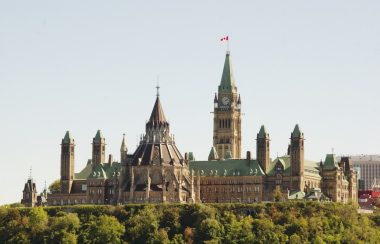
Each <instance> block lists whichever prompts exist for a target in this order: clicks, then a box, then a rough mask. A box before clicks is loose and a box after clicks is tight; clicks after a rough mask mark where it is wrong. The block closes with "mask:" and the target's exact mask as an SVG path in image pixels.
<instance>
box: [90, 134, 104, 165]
mask: <svg viewBox="0 0 380 244" xmlns="http://www.w3.org/2000/svg"><path fill="white" fill-rule="evenodd" d="M105 161H106V139H105V138H104V137H103V134H102V132H101V131H100V130H98V131H97V132H96V135H95V137H94V138H93V140H92V170H94V169H95V168H96V166H98V165H99V164H102V163H104V162H105Z"/></svg>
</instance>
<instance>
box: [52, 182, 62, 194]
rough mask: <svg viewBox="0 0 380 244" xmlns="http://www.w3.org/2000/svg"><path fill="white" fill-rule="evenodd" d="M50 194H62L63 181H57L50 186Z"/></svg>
mask: <svg viewBox="0 0 380 244" xmlns="http://www.w3.org/2000/svg"><path fill="white" fill-rule="evenodd" d="M49 192H50V193H60V192H61V181H60V180H55V181H54V182H53V183H51V184H50V185H49Z"/></svg>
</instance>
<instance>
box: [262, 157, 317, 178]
mask: <svg viewBox="0 0 380 244" xmlns="http://www.w3.org/2000/svg"><path fill="white" fill-rule="evenodd" d="M278 162H280V163H281V164H282V165H283V167H284V175H291V161H290V156H289V155H284V156H282V157H277V158H275V159H274V160H273V161H272V162H271V163H270V164H269V167H268V170H267V174H268V175H275V174H276V169H275V166H276V164H277V163H278ZM304 169H305V170H306V171H308V172H310V173H311V172H313V173H316V174H319V163H318V162H315V161H312V160H306V159H305V160H304Z"/></svg>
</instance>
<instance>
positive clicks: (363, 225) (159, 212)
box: [0, 202, 380, 244]
mask: <svg viewBox="0 0 380 244" xmlns="http://www.w3.org/2000/svg"><path fill="white" fill-rule="evenodd" d="M0 243H244V244H245V243H292V244H293V243H380V213H374V214H369V215H368V214H367V215H363V214H358V213H357V211H356V207H355V206H353V205H342V204H337V203H318V202H280V203H257V204H159V205H125V206H116V207H115V206H93V205H91V206H90V205H86V206H65V207H45V208H42V207H35V208H24V207H15V206H3V207H0Z"/></svg>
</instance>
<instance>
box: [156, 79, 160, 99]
mask: <svg viewBox="0 0 380 244" xmlns="http://www.w3.org/2000/svg"><path fill="white" fill-rule="evenodd" d="M159 81H160V77H159V76H158V75H157V86H156V89H157V97H159V96H160V84H159Z"/></svg>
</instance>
